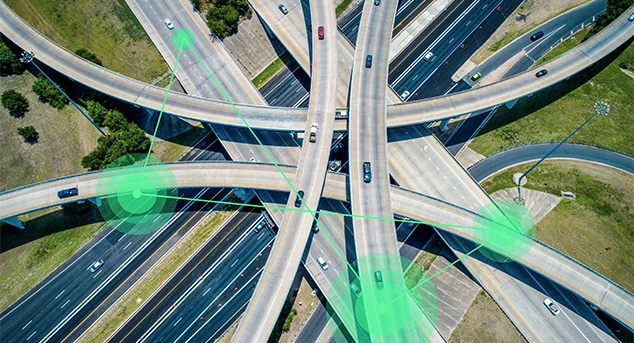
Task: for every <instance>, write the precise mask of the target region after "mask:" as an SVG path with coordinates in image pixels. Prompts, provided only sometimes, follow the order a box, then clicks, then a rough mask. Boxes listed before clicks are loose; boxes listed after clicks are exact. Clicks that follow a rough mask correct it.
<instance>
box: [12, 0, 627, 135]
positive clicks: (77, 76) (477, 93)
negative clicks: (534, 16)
mask: <svg viewBox="0 0 634 343" xmlns="http://www.w3.org/2000/svg"><path fill="white" fill-rule="evenodd" d="M633 9H634V6H633V7H630V9H629V10H627V11H626V12H625V14H624V15H622V16H620V17H619V18H617V19H616V20H615V21H614V22H613V23H612V24H610V25H609V26H608V27H606V28H605V29H603V30H602V31H601V32H600V33H598V34H597V35H595V36H593V37H592V38H590V39H589V40H587V41H586V42H584V43H582V44H580V45H579V46H578V47H576V48H574V49H572V50H570V51H569V52H567V53H566V54H564V55H562V56H561V57H559V58H556V59H554V60H552V61H550V62H548V63H546V64H544V65H542V67H541V68H545V69H548V70H549V73H548V75H546V76H545V77H542V78H539V79H537V78H535V76H534V75H533V74H534V72H533V71H527V72H525V73H522V74H519V75H517V76H514V77H511V78H508V79H505V80H502V81H499V82H497V83H494V84H491V85H488V86H486V87H481V88H477V89H473V90H469V91H465V92H461V93H455V94H451V95H447V96H444V97H438V98H431V99H425V100H421V101H416V102H412V103H407V104H398V105H391V106H388V114H387V126H388V127H400V126H407V125H412V124H417V123H425V122H431V121H438V120H443V119H448V118H453V117H456V116H459V115H462V114H467V113H479V112H481V111H484V110H486V109H489V108H492V107H494V106H497V105H500V104H512V103H514V101H515V100H517V99H519V98H521V97H524V96H527V95H530V94H532V93H534V92H537V91H539V90H541V89H544V88H546V87H548V86H551V85H553V84H555V83H557V82H560V81H562V80H565V79H566V78H568V77H570V76H572V75H574V74H575V73H577V72H579V71H581V70H583V69H585V68H587V67H588V66H590V65H592V64H593V63H595V62H596V61H598V60H600V59H601V58H603V57H604V56H606V55H607V54H609V53H610V52H611V51H613V50H614V49H616V48H617V47H619V46H620V45H622V44H623V43H625V42H627V41H628V40H629V39H630V38H631V37H632V36H633V35H634V24H632V23H631V22H629V21H628V20H627V14H628V13H631V12H632V10H633ZM0 31H2V33H3V34H4V35H5V36H7V37H8V38H9V39H10V40H11V41H13V42H14V43H16V44H17V45H19V46H20V47H22V48H23V49H25V50H28V51H32V52H34V53H35V56H36V58H37V59H38V60H39V61H41V62H43V63H45V64H47V65H48V66H49V67H51V68H53V69H55V70H57V71H58V72H60V73H62V74H64V75H66V76H67V77H69V78H71V79H73V80H75V81H77V82H80V83H82V84H84V85H86V86H88V87H90V88H93V89H96V90H98V91H101V92H103V93H105V94H108V95H110V96H113V97H116V98H118V99H121V100H123V101H126V102H129V103H133V104H136V105H139V106H143V107H145V108H148V109H153V110H160V108H161V105H162V103H163V99H164V96H165V90H164V89H162V88H159V87H156V86H152V85H148V84H146V83H143V82H140V81H136V80H132V79H130V78H127V77H125V76H122V75H120V74H117V73H114V72H112V71H109V70H107V69H105V68H102V67H99V66H97V65H95V64H92V63H90V62H88V61H86V60H84V59H82V58H80V57H78V56H76V55H74V54H72V53H71V52H69V51H68V50H66V49H64V48H62V47H61V46H59V45H58V44H56V43H55V42H53V41H51V40H49V39H48V38H46V37H44V36H43V35H42V34H40V33H39V32H37V31H36V30H34V29H33V28H32V27H31V26H29V25H28V24H27V23H26V22H24V21H23V20H22V19H21V18H19V17H18V16H17V15H16V14H15V13H14V12H13V11H11V9H10V8H9V7H8V6H7V5H6V4H5V3H3V2H0ZM390 94H391V92H388V96H390V97H391V96H394V97H396V95H395V94H394V95H390ZM393 102H394V101H393ZM236 108H237V109H238V110H239V111H240V113H242V114H243V116H244V117H245V118H246V119H247V120H248V122H249V124H250V125H251V126H252V127H254V128H259V129H267V130H279V131H302V130H304V129H305V123H306V115H307V114H306V110H304V109H289V108H281V107H263V106H248V105H236ZM165 112H166V113H169V114H173V115H177V116H181V117H184V118H190V119H195V120H199V121H202V122H213V123H217V124H222V125H229V126H244V124H243V123H242V122H241V121H240V119H239V118H237V117H236V115H235V112H234V111H233V109H232V107H231V106H230V105H229V104H228V103H226V102H223V101H215V100H210V99H203V98H199V97H194V96H189V95H185V94H182V93H177V92H172V93H171V95H170V97H169V99H168V101H167V103H166V104H165ZM345 129H346V123H345V121H339V120H338V121H336V124H335V130H337V131H342V130H345Z"/></svg>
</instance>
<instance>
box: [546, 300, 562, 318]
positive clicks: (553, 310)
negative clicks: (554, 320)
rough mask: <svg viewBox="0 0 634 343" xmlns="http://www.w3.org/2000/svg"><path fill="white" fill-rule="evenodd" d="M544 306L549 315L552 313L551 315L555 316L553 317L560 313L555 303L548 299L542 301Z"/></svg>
mask: <svg viewBox="0 0 634 343" xmlns="http://www.w3.org/2000/svg"><path fill="white" fill-rule="evenodd" d="M544 305H546V307H548V310H549V311H550V313H552V314H553V315H555V316H556V315H558V314H559V312H560V310H559V307H557V305H555V303H554V302H553V301H552V300H550V299H548V298H546V299H545V300H544Z"/></svg>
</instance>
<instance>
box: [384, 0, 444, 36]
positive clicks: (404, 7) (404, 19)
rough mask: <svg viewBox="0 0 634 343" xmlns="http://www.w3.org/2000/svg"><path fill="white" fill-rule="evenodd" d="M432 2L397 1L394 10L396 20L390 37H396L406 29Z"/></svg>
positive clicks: (425, 0) (420, 0)
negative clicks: (396, 7) (396, 6)
mask: <svg viewBox="0 0 634 343" xmlns="http://www.w3.org/2000/svg"><path fill="white" fill-rule="evenodd" d="M433 2H434V0H402V1H399V4H398V9H397V10H396V19H395V20H394V22H395V23H396V24H395V25H394V30H392V37H396V36H397V35H398V34H399V33H401V31H403V30H404V29H406V28H407V27H408V26H409V24H410V23H411V22H412V21H414V20H415V19H416V18H417V17H418V16H419V15H420V13H421V12H423V11H424V10H426V9H427V7H429V5H431V4H432V3H433Z"/></svg>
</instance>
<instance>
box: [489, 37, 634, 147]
mask: <svg viewBox="0 0 634 343" xmlns="http://www.w3.org/2000/svg"><path fill="white" fill-rule="evenodd" d="M633 41H634V38H633V39H630V40H628V41H627V42H626V43H624V44H623V45H622V46H620V47H619V48H617V49H615V50H614V51H612V52H611V53H610V54H608V55H607V56H605V57H604V58H603V59H601V60H600V61H598V62H597V63H595V64H593V65H592V66H590V67H589V68H587V69H585V70H583V71H581V72H579V73H577V74H575V75H573V76H571V77H570V78H569V79H568V80H565V81H562V82H559V83H557V84H555V85H553V86H551V87H548V88H546V89H543V90H541V91H539V92H537V93H535V94H533V95H532V96H531V97H524V98H522V99H519V100H518V101H517V103H516V104H515V106H513V108H511V109H509V110H504V111H502V113H503V115H499V113H500V112H497V113H496V114H495V115H494V116H493V117H492V118H491V119H490V120H489V121H488V122H487V124H486V125H485V126H484V127H483V128H482V129H481V130H480V132H479V133H478V136H481V135H484V134H486V133H488V132H491V131H494V130H496V129H498V128H500V127H503V126H506V125H508V124H510V123H512V122H514V121H516V120H519V119H522V118H524V117H526V116H528V115H530V114H532V113H534V112H536V111H538V110H540V109H542V108H544V107H546V106H548V105H550V104H552V103H553V102H555V101H557V100H559V99H561V98H562V97H564V96H565V95H567V94H569V93H571V92H573V91H574V90H576V89H577V88H579V87H581V86H583V85H584V84H585V83H586V82H588V81H590V80H592V79H593V78H594V77H595V76H597V74H599V73H601V72H602V71H603V70H604V69H606V68H607V67H608V66H609V65H610V64H611V63H613V62H614V61H616V60H617V58H618V57H619V56H620V55H621V54H622V53H623V52H624V51H625V50H626V49H627V48H628V47H629V46H630V44H631V43H632V42H633ZM594 100H600V99H589V100H588V102H589V103H590V102H591V101H594ZM590 105H591V104H590ZM501 106H504V105H501ZM484 113H489V112H488V111H487V112H484Z"/></svg>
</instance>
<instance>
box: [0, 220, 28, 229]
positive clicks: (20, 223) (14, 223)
mask: <svg viewBox="0 0 634 343" xmlns="http://www.w3.org/2000/svg"><path fill="white" fill-rule="evenodd" d="M2 222H4V223H7V224H9V225H11V226H15V227H17V228H18V229H22V230H24V229H25V228H26V224H24V222H23V221H21V220H20V219H18V217H9V218H4V219H2Z"/></svg>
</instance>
